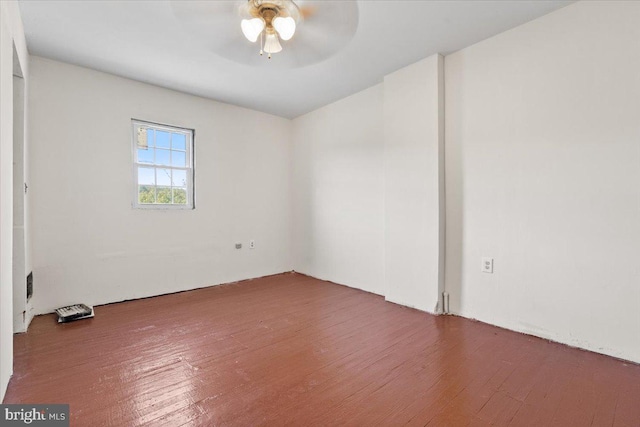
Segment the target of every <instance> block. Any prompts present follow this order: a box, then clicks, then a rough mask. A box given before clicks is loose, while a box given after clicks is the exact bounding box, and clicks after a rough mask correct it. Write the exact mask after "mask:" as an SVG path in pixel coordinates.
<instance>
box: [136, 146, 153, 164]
mask: <svg viewBox="0 0 640 427" xmlns="http://www.w3.org/2000/svg"><path fill="white" fill-rule="evenodd" d="M138 163H153V148H147V149H144V148H138Z"/></svg>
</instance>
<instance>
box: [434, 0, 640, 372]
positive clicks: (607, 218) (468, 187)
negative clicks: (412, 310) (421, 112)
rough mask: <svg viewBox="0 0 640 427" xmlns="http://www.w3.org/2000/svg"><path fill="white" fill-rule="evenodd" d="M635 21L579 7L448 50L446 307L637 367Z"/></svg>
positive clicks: (638, 102)
mask: <svg viewBox="0 0 640 427" xmlns="http://www.w3.org/2000/svg"><path fill="white" fill-rule="evenodd" d="M639 23H640V2H579V3H576V4H573V5H570V6H568V7H566V8H563V9H561V10H559V11H557V12H554V13H552V14H549V15H547V16H544V17H542V18H539V19H537V20H535V21H532V22H530V23H528V24H525V25H523V26H521V27H518V28H515V29H513V30H511V31H508V32H506V33H503V34H500V35H498V36H496V37H493V38H491V39H489V40H486V41H484V42H482V43H479V44H477V45H474V46H471V47H469V48H466V49H463V50H461V51H459V52H457V53H454V54H452V55H450V56H447V57H446V61H445V70H446V73H445V81H446V91H445V92H446V145H447V150H446V172H447V182H446V185H447V270H446V277H447V283H446V286H447V290H448V292H449V293H450V294H451V298H452V299H451V309H452V310H453V311H454V312H456V313H458V314H460V315H462V316H466V317H471V318H476V319H480V320H482V321H485V322H488V323H492V324H496V325H500V326H504V327H506V328H509V329H514V330H517V331H524V332H527V333H531V334H534V335H538V336H541V337H546V338H550V339H553V340H556V341H560V342H564V343H568V344H571V345H575V346H578V347H583V348H586V349H590V350H594V351H598V352H602V353H605V354H610V355H613V356H618V357H621V358H625V359H629V360H633V361H636V362H640V339H638V337H640V25H639ZM482 256H491V257H493V258H494V259H495V273H494V274H483V273H480V259H481V257H482Z"/></svg>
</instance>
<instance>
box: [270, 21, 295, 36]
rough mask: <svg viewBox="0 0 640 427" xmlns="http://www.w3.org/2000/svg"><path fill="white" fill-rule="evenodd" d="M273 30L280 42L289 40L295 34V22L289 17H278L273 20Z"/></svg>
mask: <svg viewBox="0 0 640 427" xmlns="http://www.w3.org/2000/svg"><path fill="white" fill-rule="evenodd" d="M273 28H275V29H276V31H277V32H278V34H280V37H281V38H282V40H289V39H290V38H291V37H293V34H294V33H295V32H296V21H295V20H294V19H293V18H292V17H290V16H287V17H286V18H283V17H281V16H278V17H276V18H275V19H274V20H273Z"/></svg>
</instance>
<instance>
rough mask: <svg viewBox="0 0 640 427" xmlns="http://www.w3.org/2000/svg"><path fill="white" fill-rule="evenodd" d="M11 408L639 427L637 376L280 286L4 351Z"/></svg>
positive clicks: (241, 420) (371, 298) (107, 418)
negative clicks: (10, 357) (11, 360)
mask: <svg viewBox="0 0 640 427" xmlns="http://www.w3.org/2000/svg"><path fill="white" fill-rule="evenodd" d="M14 352H15V366H14V375H13V377H12V378H11V382H10V384H9V388H8V390H7V394H6V397H5V403H69V404H70V406H71V424H72V425H74V426H85V425H91V426H154V427H155V426H170V427H174V426H217V425H221V426H226V425H228V426H261V425H269V426H271V425H292V426H300V425H323V426H325V425H337V424H339V425H350V426H362V425H384V426H396V425H397V426H403V425H415V426H425V425H429V426H456V427H457V426H467V425H469V426H489V425H494V426H516V427H520V426H553V425H558V426H560V425H562V426H572V425H576V426H578V425H593V426H612V425H613V426H635V427H637V426H639V425H640V405H639V404H638V402H639V401H640V366H638V365H635V364H632V363H628V362H624V361H620V360H616V359H612V358H609V357H606V356H602V355H598V354H595V353H589V352H586V351H581V350H578V349H573V348H569V347H566V346H563V345H560V344H555V343H550V342H547V341H545V340H541V339H538V338H534V337H531V336H527V335H522V334H518V333H515V332H510V331H506V330H504V329H500V328H496V327H493V326H490V325H486V324H483V323H480V322H474V321H471V320H467V319H462V318H458V317H454V316H439V317H436V316H431V315H428V314H425V313H422V312H419V311H416V310H412V309H408V308H405V307H401V306H398V305H395V304H391V303H388V302H386V301H384V298H382V297H380V296H377V295H373V294H369V293H366V292H362V291H359V290H356V289H352V288H348V287H344V286H340V285H336V284H333V283H329V282H324V281H320V280H316V279H313V278H311V277H308V276H304V275H301V274H290V273H287V274H281V275H276V276H270V277H265V278H262V279H256V280H249V281H244V282H238V283H234V284H229V285H223V286H215V287H211V288H203V289H198V290H194V291H189V292H181V293H177V294H172V295H164V296H160V297H155V298H147V299H142V300H137V301H127V302H123V303H118V304H110V305H106V306H100V307H96V317H95V318H93V319H89V320H83V321H78V322H73V323H69V324H63V325H59V324H57V323H56V322H55V317H54V316H53V315H46V316H39V317H37V318H36V319H34V320H33V323H32V325H31V327H30V329H29V332H28V333H27V334H22V335H16V336H15V338H14Z"/></svg>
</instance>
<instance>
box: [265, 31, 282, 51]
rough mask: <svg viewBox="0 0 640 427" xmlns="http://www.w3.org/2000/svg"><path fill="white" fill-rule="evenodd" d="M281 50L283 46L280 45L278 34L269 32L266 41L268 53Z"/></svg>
mask: <svg viewBox="0 0 640 427" xmlns="http://www.w3.org/2000/svg"><path fill="white" fill-rule="evenodd" d="M281 50H282V46H281V45H280V41H279V40H278V36H277V35H276V34H267V37H266V40H265V42H264V51H265V52H267V53H278V52H280V51H281Z"/></svg>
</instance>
